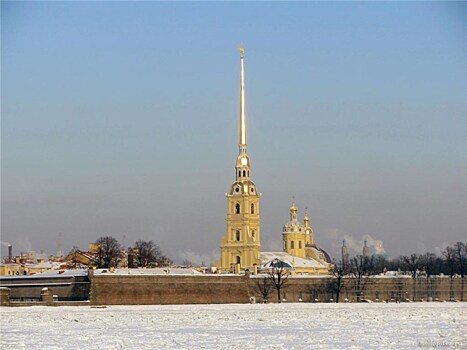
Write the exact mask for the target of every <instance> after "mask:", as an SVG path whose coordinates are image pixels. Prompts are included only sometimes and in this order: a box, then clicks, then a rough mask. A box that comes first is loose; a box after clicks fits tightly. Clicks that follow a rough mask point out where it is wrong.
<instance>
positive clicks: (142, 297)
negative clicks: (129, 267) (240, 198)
mask: <svg viewBox="0 0 467 350" xmlns="http://www.w3.org/2000/svg"><path fill="white" fill-rule="evenodd" d="M465 280H466V279H465V278H464V279H461V278H453V279H451V278H428V279H427V278H419V279H416V280H414V279H412V278H373V277H372V278H368V279H366V281H357V280H354V279H350V278H348V279H345V280H344V285H343V289H342V291H341V294H340V301H345V299H347V301H352V302H354V301H359V300H371V301H378V300H379V301H422V300H423V301H431V300H432V301H435V300H439V301H442V300H446V301H450V300H467V288H464V284H465ZM262 282H263V277H261V276H240V275H189V276H188V275H187V276H183V275H112V274H110V273H109V274H106V275H104V274H101V275H97V276H93V277H92V280H91V297H90V298H91V303H92V304H94V305H106V304H107V305H110V304H114V305H118V304H223V303H249V302H253V300H254V302H261V301H263V297H262V295H261V292H260V285H261V284H262ZM281 299H285V301H287V302H300V301H302V302H315V301H317V302H330V301H335V300H336V292H335V280H334V279H333V278H331V277H324V276H323V277H293V278H289V279H288V280H287V282H286V284H285V285H284V287H283V289H282V290H281ZM267 300H268V301H269V302H277V300H278V297H277V291H276V290H275V289H274V287H271V288H270V290H269V296H268V298H267Z"/></svg>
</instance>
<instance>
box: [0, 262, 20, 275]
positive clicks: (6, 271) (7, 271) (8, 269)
mask: <svg viewBox="0 0 467 350" xmlns="http://www.w3.org/2000/svg"><path fill="white" fill-rule="evenodd" d="M25 271H26V270H25V268H24V265H22V264H18V263H14V262H10V263H1V264H0V276H23V275H25V274H26V273H25Z"/></svg>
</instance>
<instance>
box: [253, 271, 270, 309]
mask: <svg viewBox="0 0 467 350" xmlns="http://www.w3.org/2000/svg"><path fill="white" fill-rule="evenodd" d="M256 286H257V287H258V290H259V292H260V293H261V297H262V298H263V302H264V303H267V301H268V297H269V293H270V292H271V288H272V283H271V280H270V279H269V278H268V277H263V278H257V279H256Z"/></svg>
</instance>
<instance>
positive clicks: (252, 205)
mask: <svg viewBox="0 0 467 350" xmlns="http://www.w3.org/2000/svg"><path fill="white" fill-rule="evenodd" d="M251 213H252V214H254V213H255V205H254V204H253V203H251Z"/></svg>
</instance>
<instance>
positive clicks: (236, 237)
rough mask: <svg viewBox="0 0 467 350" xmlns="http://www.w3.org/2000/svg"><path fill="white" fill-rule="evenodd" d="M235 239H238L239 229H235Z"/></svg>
mask: <svg viewBox="0 0 467 350" xmlns="http://www.w3.org/2000/svg"><path fill="white" fill-rule="evenodd" d="M235 239H236V240H237V241H239V240H240V231H239V230H237V231H236V232H235Z"/></svg>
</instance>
